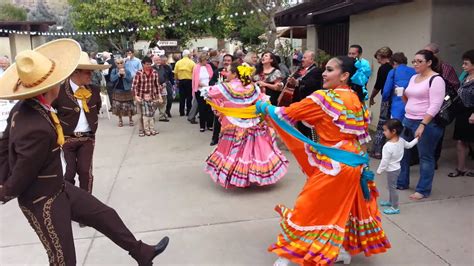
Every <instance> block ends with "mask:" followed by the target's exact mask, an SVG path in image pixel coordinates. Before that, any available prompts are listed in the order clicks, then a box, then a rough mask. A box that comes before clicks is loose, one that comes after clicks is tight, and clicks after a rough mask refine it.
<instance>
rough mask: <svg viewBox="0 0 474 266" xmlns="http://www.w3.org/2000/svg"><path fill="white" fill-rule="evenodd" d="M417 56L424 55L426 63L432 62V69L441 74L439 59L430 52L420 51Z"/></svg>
mask: <svg viewBox="0 0 474 266" xmlns="http://www.w3.org/2000/svg"><path fill="white" fill-rule="evenodd" d="M416 54H419V55H422V56H423V57H424V58H425V60H426V62H428V61H431V69H432V70H433V71H436V72H439V59H438V57H436V56H435V55H434V53H433V52H431V51H430V50H420V51H418V52H417V53H416Z"/></svg>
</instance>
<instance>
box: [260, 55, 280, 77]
mask: <svg viewBox="0 0 474 266" xmlns="http://www.w3.org/2000/svg"><path fill="white" fill-rule="evenodd" d="M265 54H270V58H271V59H272V67H273V68H275V69H280V67H279V66H278V59H277V57H276V55H275V54H274V53H272V52H265V53H263V54H262V58H263V56H264V55H265ZM255 69H256V71H255V74H257V75H259V74H262V72H263V64H262V61H260V62H258V64H257V65H256V66H255Z"/></svg>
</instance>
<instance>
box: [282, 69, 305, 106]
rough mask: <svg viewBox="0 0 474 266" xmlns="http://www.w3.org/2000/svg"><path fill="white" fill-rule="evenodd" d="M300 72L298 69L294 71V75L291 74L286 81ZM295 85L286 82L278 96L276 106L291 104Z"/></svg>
mask: <svg viewBox="0 0 474 266" xmlns="http://www.w3.org/2000/svg"><path fill="white" fill-rule="evenodd" d="M299 72H300V69H298V70H297V71H295V73H293V74H291V75H290V76H289V77H288V79H290V78H293V77H294V76H295V75H296V74H297V73H299ZM295 89H296V84H291V82H289V81H287V82H286V84H285V87H284V88H283V90H282V91H281V93H280V96H278V102H277V105H278V106H289V105H290V104H291V103H292V102H293V95H294V94H295Z"/></svg>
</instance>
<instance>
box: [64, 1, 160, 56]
mask: <svg viewBox="0 0 474 266" xmlns="http://www.w3.org/2000/svg"><path fill="white" fill-rule="evenodd" d="M69 3H70V4H71V6H72V13H71V18H72V20H73V24H74V26H75V27H76V28H77V29H78V30H81V31H99V30H107V31H108V30H118V29H128V28H140V31H138V32H128V31H125V32H122V33H118V32H117V33H116V34H110V35H98V36H96V38H97V40H98V41H99V42H100V43H107V42H108V43H109V44H110V45H111V46H113V47H114V48H115V49H117V50H119V51H123V50H124V49H126V48H127V47H130V46H133V43H134V42H135V41H136V40H138V39H144V40H151V39H153V38H154V37H155V35H156V34H157V32H158V31H157V30H156V28H155V29H152V30H147V31H144V30H142V27H148V26H156V25H158V24H160V22H161V17H160V16H156V17H152V15H151V12H150V6H149V5H148V4H146V3H145V2H144V1H117V0H101V1H91V0H88V1H78V0H69Z"/></svg>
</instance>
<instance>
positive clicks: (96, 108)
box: [52, 79, 102, 136]
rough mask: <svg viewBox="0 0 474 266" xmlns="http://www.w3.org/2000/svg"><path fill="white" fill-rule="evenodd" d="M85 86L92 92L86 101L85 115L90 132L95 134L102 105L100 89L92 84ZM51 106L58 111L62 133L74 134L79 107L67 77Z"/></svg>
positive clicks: (66, 134)
mask: <svg viewBox="0 0 474 266" xmlns="http://www.w3.org/2000/svg"><path fill="white" fill-rule="evenodd" d="M85 87H86V89H88V90H89V91H90V92H91V93H92V96H91V97H90V98H89V100H88V101H87V106H88V107H89V112H88V113H85V115H86V118H87V122H88V123H89V127H90V128H91V131H92V133H93V134H95V132H96V131H97V126H98V122H99V117H98V115H99V112H100V108H101V106H102V101H101V98H100V89H99V88H98V87H96V86H93V85H88V86H85ZM52 106H53V107H54V108H55V109H56V110H57V111H58V117H59V121H60V122H61V126H62V127H63V131H64V135H65V136H72V135H74V129H75V128H76V126H77V123H78V121H79V115H80V112H81V108H80V106H79V103H78V102H77V99H76V98H75V97H74V92H73V91H72V89H71V85H70V82H69V79H66V80H65V81H64V83H63V84H62V85H61V90H60V91H59V95H58V98H57V99H56V100H55V101H54V102H53V104H52Z"/></svg>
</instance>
